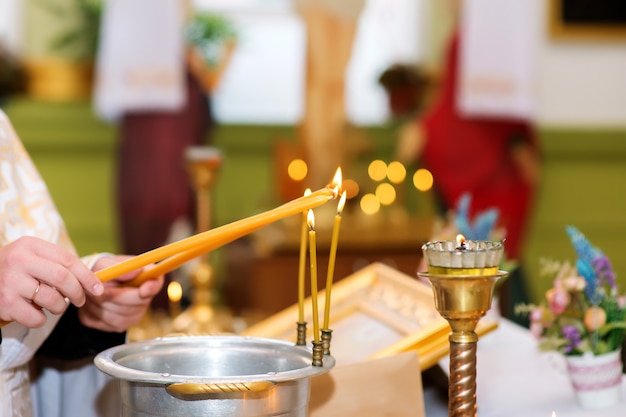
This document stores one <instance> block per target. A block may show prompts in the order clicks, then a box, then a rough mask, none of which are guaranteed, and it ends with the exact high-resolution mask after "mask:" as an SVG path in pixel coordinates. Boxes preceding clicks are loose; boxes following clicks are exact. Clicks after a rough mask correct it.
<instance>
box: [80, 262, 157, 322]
mask: <svg viewBox="0 0 626 417" xmlns="http://www.w3.org/2000/svg"><path fill="white" fill-rule="evenodd" d="M131 257H132V256H128V255H116V256H108V257H104V258H101V259H100V260H98V262H96V264H95V266H94V268H93V269H94V271H98V270H100V269H104V268H107V267H109V266H111V265H114V264H117V263H119V262H122V261H124V260H126V259H129V258H131ZM140 272H141V270H137V271H133V272H130V273H128V274H124V275H121V276H119V277H117V278H116V279H115V280H112V281H108V282H106V283H105V284H104V288H105V290H104V293H103V294H101V295H99V296H88V297H87V302H86V303H85V305H84V306H83V307H82V308H80V309H79V310H78V317H79V319H80V321H81V323H82V324H84V325H85V326H87V327H91V328H94V329H98V330H102V331H107V332H123V331H125V330H127V329H128V328H129V327H130V326H133V325H135V324H137V323H138V322H139V321H140V320H141V318H142V317H143V315H144V314H145V313H146V311H147V309H148V307H149V306H150V302H151V301H152V298H154V296H155V295H156V294H158V292H159V291H160V290H161V288H163V283H164V277H163V276H161V277H158V278H155V279H149V280H146V281H144V282H143V283H142V284H141V285H140V286H138V287H131V286H125V285H122V284H124V282H126V281H129V280H131V279H133V278H135V277H136V276H137V275H138V274H139V273H140Z"/></svg>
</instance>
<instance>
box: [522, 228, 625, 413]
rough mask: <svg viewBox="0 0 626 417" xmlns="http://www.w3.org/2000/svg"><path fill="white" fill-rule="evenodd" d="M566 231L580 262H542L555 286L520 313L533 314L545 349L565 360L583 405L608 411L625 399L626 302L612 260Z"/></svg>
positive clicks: (578, 235) (532, 326) (544, 272)
mask: <svg viewBox="0 0 626 417" xmlns="http://www.w3.org/2000/svg"><path fill="white" fill-rule="evenodd" d="M566 231H567V234H568V236H569V238H570V240H571V243H572V245H573V247H574V249H575V252H576V255H577V259H576V262H575V263H574V264H572V263H571V262H569V261H552V260H545V259H544V260H542V261H541V262H542V264H541V273H542V275H543V276H548V277H550V278H552V279H553V286H552V287H551V288H550V289H549V290H548V291H547V292H546V295H545V299H544V300H543V302H542V303H540V304H539V305H531V306H521V307H520V309H519V310H518V311H520V312H524V313H528V314H529V316H530V331H531V333H532V334H533V335H534V336H535V337H536V338H537V339H538V341H539V345H538V346H539V349H541V350H542V351H555V352H558V353H560V354H562V355H564V357H565V359H566V362H567V365H568V370H569V372H570V377H571V380H572V384H573V387H574V389H575V390H576V393H577V398H578V400H579V402H580V404H581V405H583V406H584V407H586V408H598V407H603V406H608V405H611V404H614V403H616V402H618V401H619V399H620V397H619V393H620V390H621V378H622V368H623V364H622V361H621V349H622V343H623V341H624V335H625V334H626V333H625V332H626V298H625V297H624V295H621V294H620V293H619V290H618V286H617V283H616V276H615V272H614V271H613V268H612V266H611V262H610V260H609V258H608V257H607V256H606V255H605V254H604V253H603V252H602V251H601V250H599V249H598V248H596V247H595V246H593V245H592V244H591V243H590V242H589V241H588V240H587V238H586V237H585V236H584V235H583V234H582V233H581V232H580V231H579V230H578V229H576V228H575V227H573V226H568V227H567V228H566ZM587 367H592V369H595V370H594V371H589V370H588V368H587Z"/></svg>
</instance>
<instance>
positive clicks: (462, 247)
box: [456, 241, 467, 250]
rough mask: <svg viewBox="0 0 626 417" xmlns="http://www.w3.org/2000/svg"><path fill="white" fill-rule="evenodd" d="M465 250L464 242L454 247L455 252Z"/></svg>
mask: <svg viewBox="0 0 626 417" xmlns="http://www.w3.org/2000/svg"><path fill="white" fill-rule="evenodd" d="M466 249H467V245H466V244H465V241H463V242H461V243H459V244H458V245H457V247H456V250H466Z"/></svg>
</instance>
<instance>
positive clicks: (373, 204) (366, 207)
mask: <svg viewBox="0 0 626 417" xmlns="http://www.w3.org/2000/svg"><path fill="white" fill-rule="evenodd" d="M360 206H361V210H362V211H363V213H365V214H369V215H372V214H376V213H378V211H379V210H380V201H378V198H377V197H376V196H375V195H374V194H372V193H367V194H365V195H363V197H361V202H360Z"/></svg>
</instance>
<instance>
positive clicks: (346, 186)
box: [341, 178, 359, 199]
mask: <svg viewBox="0 0 626 417" xmlns="http://www.w3.org/2000/svg"><path fill="white" fill-rule="evenodd" d="M341 189H342V190H344V191H345V192H346V198H347V199H351V198H354V197H356V196H357V195H359V184H358V183H357V182H356V181H355V180H353V179H350V178H348V179H345V180H343V183H342V184H341Z"/></svg>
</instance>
